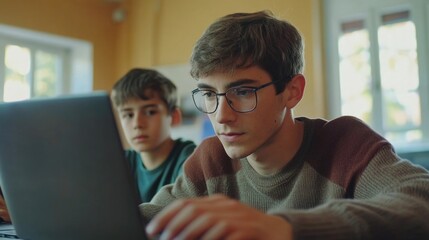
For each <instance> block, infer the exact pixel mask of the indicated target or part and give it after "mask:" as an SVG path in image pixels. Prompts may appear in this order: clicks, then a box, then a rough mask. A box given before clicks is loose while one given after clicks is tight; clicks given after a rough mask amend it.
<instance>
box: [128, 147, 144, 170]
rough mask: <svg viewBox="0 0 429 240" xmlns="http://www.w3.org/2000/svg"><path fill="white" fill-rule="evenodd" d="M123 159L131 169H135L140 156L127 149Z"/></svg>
mask: <svg viewBox="0 0 429 240" xmlns="http://www.w3.org/2000/svg"><path fill="white" fill-rule="evenodd" d="M124 155H125V158H126V159H127V160H128V162H129V163H130V165H131V168H132V169H135V168H136V165H137V163H138V162H140V161H141V160H140V154H139V153H138V152H136V151H134V150H132V149H127V150H125V151H124Z"/></svg>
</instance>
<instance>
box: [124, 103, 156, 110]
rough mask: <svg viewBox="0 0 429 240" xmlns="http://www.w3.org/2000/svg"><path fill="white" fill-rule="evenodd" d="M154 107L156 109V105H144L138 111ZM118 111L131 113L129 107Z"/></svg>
mask: <svg viewBox="0 0 429 240" xmlns="http://www.w3.org/2000/svg"><path fill="white" fill-rule="evenodd" d="M156 107H158V104H155V103H153V104H148V105H144V106H142V107H140V109H147V108H156ZM119 111H120V112H127V111H132V108H131V107H126V108H119Z"/></svg>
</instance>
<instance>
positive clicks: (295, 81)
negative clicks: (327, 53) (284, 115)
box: [284, 74, 305, 109]
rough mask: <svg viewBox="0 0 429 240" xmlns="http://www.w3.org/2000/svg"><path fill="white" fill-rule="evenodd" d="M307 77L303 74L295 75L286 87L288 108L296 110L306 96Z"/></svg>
mask: <svg viewBox="0 0 429 240" xmlns="http://www.w3.org/2000/svg"><path fill="white" fill-rule="evenodd" d="M304 89H305V77H304V75H302V74H297V75H295V76H294V77H293V78H292V79H291V80H290V82H289V83H288V84H287V85H286V89H285V91H284V93H285V94H286V96H285V97H286V107H288V108H289V109H291V108H294V107H295V106H296V105H297V104H298V103H299V102H300V101H301V99H302V97H303V96H304Z"/></svg>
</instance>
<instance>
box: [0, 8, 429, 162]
mask: <svg viewBox="0 0 429 240" xmlns="http://www.w3.org/2000/svg"><path fill="white" fill-rule="evenodd" d="M265 9H268V10H271V11H272V12H273V13H274V14H275V15H277V16H278V17H280V18H283V19H287V20H288V21H290V22H292V23H293V24H294V25H296V26H297V28H298V29H299V30H300V32H301V33H302V35H303V36H304V40H305V60H306V66H305V72H304V74H305V76H306V78H307V81H308V82H307V86H306V91H305V96H304V99H303V101H302V102H301V103H300V104H299V105H298V107H297V108H296V110H295V114H296V115H297V116H308V117H320V118H325V119H331V118H333V117H337V116H341V115H354V116H357V117H359V118H361V119H362V120H364V121H365V122H366V123H367V124H369V125H370V126H371V127H373V128H374V129H375V130H376V131H377V132H379V133H380V134H381V135H383V136H385V137H386V138H387V139H388V140H390V141H392V142H393V143H394V145H395V148H396V150H397V151H398V152H399V153H400V154H401V155H403V156H405V157H407V158H409V159H411V160H413V161H415V162H417V163H420V164H423V165H425V166H429V157H428V155H429V107H427V105H428V103H429V79H428V78H429V72H428V66H429V46H428V44H427V43H428V42H429V27H428V26H429V18H428V16H429V1H427V0H300V1H294V0H233V1H231V0H216V1H209V0H180V1H179V0H176V1H173V0H61V1H58V0H0V102H9V101H19V100H24V99H29V98H37V97H53V96H58V95H64V94H78V93H88V92H92V91H99V90H101V91H110V89H111V87H112V86H113V84H114V83H115V82H116V81H117V80H118V79H119V78H120V77H121V76H122V75H124V74H125V73H126V72H127V71H128V70H129V69H130V68H133V67H148V68H156V69H158V70H159V71H161V72H162V73H164V74H165V75H167V76H168V77H170V78H171V79H172V80H173V81H174V82H175V83H176V85H177V86H178V89H179V94H180V96H181V107H182V109H183V111H184V116H185V119H184V120H185V121H184V122H183V124H182V126H181V127H178V128H176V129H175V130H174V135H175V136H176V137H185V138H191V139H193V140H194V141H196V142H197V143H198V142H200V141H201V140H202V139H203V138H205V137H207V136H210V135H212V134H213V132H212V131H211V126H210V123H209V122H207V118H206V116H204V115H202V114H199V113H198V112H196V111H195V109H194V106H193V103H192V100H191V98H190V92H191V90H192V89H194V88H195V85H196V84H195V80H193V79H191V77H190V76H189V65H188V60H189V57H190V54H191V51H192V47H193V45H194V43H195V41H196V40H197V39H198V38H199V37H200V36H201V34H202V33H203V31H204V30H205V28H206V27H207V26H208V25H209V24H210V23H212V22H213V21H214V20H215V19H217V18H219V17H221V16H224V15H226V14H229V13H233V12H254V11H260V10H265ZM0 129H1V126H0ZM0 132H1V130H0Z"/></svg>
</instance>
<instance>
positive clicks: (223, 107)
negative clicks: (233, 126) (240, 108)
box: [214, 96, 236, 123]
mask: <svg viewBox="0 0 429 240" xmlns="http://www.w3.org/2000/svg"><path fill="white" fill-rule="evenodd" d="M218 101H219V106H218V107H217V110H216V112H214V114H216V121H217V122H218V123H227V122H232V121H234V120H235V117H236V112H235V111H234V110H233V109H232V108H231V106H230V105H229V104H228V99H227V98H226V97H225V96H220V97H219V99H218Z"/></svg>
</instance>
